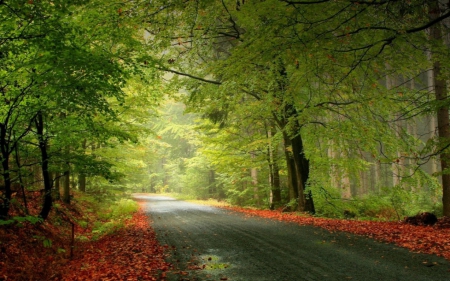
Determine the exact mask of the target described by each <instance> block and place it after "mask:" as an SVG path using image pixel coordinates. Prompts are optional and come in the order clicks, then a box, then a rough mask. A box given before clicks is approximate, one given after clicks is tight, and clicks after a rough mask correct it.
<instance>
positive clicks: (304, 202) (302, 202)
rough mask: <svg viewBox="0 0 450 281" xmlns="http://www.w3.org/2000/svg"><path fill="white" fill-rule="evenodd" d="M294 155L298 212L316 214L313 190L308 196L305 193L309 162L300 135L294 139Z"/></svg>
mask: <svg viewBox="0 0 450 281" xmlns="http://www.w3.org/2000/svg"><path fill="white" fill-rule="evenodd" d="M292 154H293V156H294V160H295V170H296V175H297V179H298V181H297V188H298V201H299V203H298V210H299V211H306V212H310V213H313V214H314V213H315V208H314V202H313V198H312V193H311V190H309V191H308V193H307V194H306V193H305V192H304V191H305V189H306V185H307V182H308V179H309V160H308V159H307V158H306V157H305V153H304V147H303V140H302V137H301V134H300V133H298V134H297V135H296V136H295V137H293V138H292Z"/></svg>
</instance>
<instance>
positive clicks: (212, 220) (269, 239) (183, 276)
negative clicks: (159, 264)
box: [136, 194, 450, 281]
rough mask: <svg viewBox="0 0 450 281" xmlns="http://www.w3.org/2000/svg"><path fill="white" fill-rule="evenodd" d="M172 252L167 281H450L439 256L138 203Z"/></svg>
mask: <svg viewBox="0 0 450 281" xmlns="http://www.w3.org/2000/svg"><path fill="white" fill-rule="evenodd" d="M136 199H137V200H139V201H141V202H145V212H146V213H147V214H148V215H149V216H150V217H151V218H152V219H153V224H152V225H153V228H154V229H155V231H156V233H157V236H158V240H159V241H160V243H161V244H162V245H167V247H168V249H169V252H170V256H169V257H168V261H169V262H171V263H172V264H173V270H172V271H171V273H170V274H168V275H167V277H168V280H185V281H187V280H218V281H219V280H229V281H238V280H239V281H266V280H277V281H297V280H365V281H367V280H376V281H379V280H414V281H419V280H450V272H449V270H450V264H449V262H448V261H447V260H445V259H443V258H439V257H436V256H432V255H426V254H417V253H411V252H409V251H408V250H406V249H403V248H399V247H396V246H395V245H392V244H384V243H380V242H376V241H374V240H371V239H368V238H364V237H361V236H356V235H352V234H348V233H341V232H339V233H330V232H329V231H327V230H324V229H321V228H316V227H313V226H300V225H296V224H294V223H284V222H279V221H274V220H269V219H264V218H255V217H246V216H244V215H243V214H240V213H235V212H231V211H227V210H224V209H221V208H215V207H210V206H202V205H196V204H193V203H188V202H184V201H179V200H175V199H172V198H170V197H164V196H156V195H142V194H141V195H137V196H136Z"/></svg>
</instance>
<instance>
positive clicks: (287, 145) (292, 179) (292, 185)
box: [283, 133, 298, 201]
mask: <svg viewBox="0 0 450 281" xmlns="http://www.w3.org/2000/svg"><path fill="white" fill-rule="evenodd" d="M283 136H284V154H285V157H286V168H287V174H288V181H287V184H288V190H289V201H291V200H296V199H297V197H298V190H297V188H296V186H297V175H296V172H295V161H294V157H292V152H291V151H290V150H291V146H292V145H291V140H290V139H289V137H288V136H287V134H284V133H283Z"/></svg>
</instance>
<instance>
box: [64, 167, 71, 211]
mask: <svg viewBox="0 0 450 281" xmlns="http://www.w3.org/2000/svg"><path fill="white" fill-rule="evenodd" d="M62 201H63V202H64V203H66V204H70V172H69V170H67V171H65V172H64V185H63V196H62Z"/></svg>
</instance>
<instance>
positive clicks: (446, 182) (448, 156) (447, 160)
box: [430, 0, 450, 216]
mask: <svg viewBox="0 0 450 281" xmlns="http://www.w3.org/2000/svg"><path fill="white" fill-rule="evenodd" d="M439 15H440V7H439V1H438V0H435V1H433V2H432V3H431V4H430V18H431V19H435V18H437V17H439ZM442 35H443V34H442V29H441V26H440V24H435V25H433V26H432V27H430V36H431V39H432V40H437V41H440V40H443V37H442ZM431 55H432V56H433V55H434V54H433V53H432V54H431ZM433 61H434V62H433V73H434V75H433V79H434V93H435V98H436V101H437V102H438V108H437V127H438V134H439V141H440V143H441V145H440V146H441V147H444V146H445V145H446V144H448V143H449V141H450V119H449V106H448V103H447V102H446V100H447V96H448V93H447V82H446V80H445V78H444V77H442V73H441V64H440V61H439V59H436V58H433ZM444 151H447V150H444ZM440 161H441V169H442V171H443V174H442V203H443V215H444V216H450V173H449V172H448V169H449V168H450V153H448V152H442V153H441V154H440Z"/></svg>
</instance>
